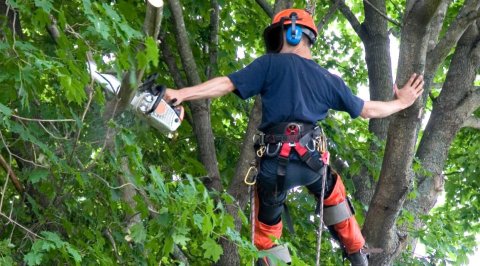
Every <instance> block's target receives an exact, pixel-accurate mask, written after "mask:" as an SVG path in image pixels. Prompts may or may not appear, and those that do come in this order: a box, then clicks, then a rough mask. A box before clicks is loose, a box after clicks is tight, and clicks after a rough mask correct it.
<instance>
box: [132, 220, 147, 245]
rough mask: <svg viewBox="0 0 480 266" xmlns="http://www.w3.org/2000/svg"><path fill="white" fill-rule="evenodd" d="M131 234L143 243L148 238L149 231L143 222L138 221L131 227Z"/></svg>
mask: <svg viewBox="0 0 480 266" xmlns="http://www.w3.org/2000/svg"><path fill="white" fill-rule="evenodd" d="M130 236H131V237H132V239H133V241H134V242H135V243H143V242H145V239H146V238H147V232H146V231H145V228H144V227H143V224H142V223H136V224H134V225H133V226H132V227H131V228H130Z"/></svg>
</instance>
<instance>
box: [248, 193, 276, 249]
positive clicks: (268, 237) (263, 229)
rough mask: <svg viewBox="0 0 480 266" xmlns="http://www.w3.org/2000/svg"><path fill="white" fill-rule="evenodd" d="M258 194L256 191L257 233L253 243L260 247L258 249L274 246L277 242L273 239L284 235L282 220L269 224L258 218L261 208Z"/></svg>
mask: <svg viewBox="0 0 480 266" xmlns="http://www.w3.org/2000/svg"><path fill="white" fill-rule="evenodd" d="M259 206H260V204H259V201H258V194H257V192H256V191H255V234H254V238H253V243H254V244H255V246H256V247H257V248H258V250H266V249H270V248H272V247H273V246H274V245H275V243H273V241H272V237H273V239H279V238H280V237H281V236H282V229H283V224H282V221H280V222H279V223H277V224H275V225H267V224H264V223H262V222H260V221H259V220H258V209H259Z"/></svg>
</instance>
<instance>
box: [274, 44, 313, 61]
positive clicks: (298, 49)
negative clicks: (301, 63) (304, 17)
mask: <svg viewBox="0 0 480 266" xmlns="http://www.w3.org/2000/svg"><path fill="white" fill-rule="evenodd" d="M280 53H293V54H296V55H298V56H301V57H304V58H306V59H312V53H311V52H310V48H308V46H306V45H305V44H304V43H300V44H299V45H297V46H291V45H288V44H284V45H283V47H282V50H280Z"/></svg>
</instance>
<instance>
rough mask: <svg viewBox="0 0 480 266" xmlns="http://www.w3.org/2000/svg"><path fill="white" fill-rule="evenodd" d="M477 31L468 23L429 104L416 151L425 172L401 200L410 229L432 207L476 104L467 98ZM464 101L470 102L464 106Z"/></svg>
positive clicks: (479, 36) (474, 65)
mask: <svg viewBox="0 0 480 266" xmlns="http://www.w3.org/2000/svg"><path fill="white" fill-rule="evenodd" d="M479 32H480V31H479V27H478V24H474V25H471V26H470V27H469V28H468V30H467V31H465V33H464V34H463V36H462V38H461V39H460V41H459V42H458V45H457V47H456V50H455V54H454V56H453V58H452V62H451V64H450V68H449V71H448V73H447V78H446V81H445V83H444V85H443V88H442V92H441V93H440V95H439V97H438V98H437V100H436V101H435V102H434V104H433V110H432V114H431V117H430V120H429V122H428V124H427V126H426V128H425V132H424V134H423V138H422V140H421V142H420V145H419V148H418V151H417V154H416V155H417V157H418V159H419V161H420V163H421V165H422V167H423V169H424V170H425V171H426V172H427V173H428V174H427V175H420V176H417V179H416V183H417V186H418V188H417V189H418V193H417V197H416V198H415V199H413V200H412V201H409V202H407V203H406V204H405V205H406V208H407V209H408V210H409V211H411V212H412V213H413V215H414V217H415V220H414V224H413V228H414V229H420V228H421V227H422V226H423V223H422V222H421V220H420V218H419V217H420V216H421V215H423V214H427V213H428V212H429V211H430V210H431V209H432V208H433V206H434V205H435V203H436V201H437V198H438V196H439V195H440V193H441V192H442V191H443V184H444V182H445V180H444V175H443V174H442V170H443V169H444V166H445V162H446V160H447V155H448V151H449V148H450V145H451V143H452V141H453V139H454V138H455V136H456V134H457V132H458V130H459V129H460V128H462V126H463V125H464V123H465V121H467V120H468V119H469V117H471V115H472V113H473V111H474V110H475V109H477V108H478V107H479V106H480V103H479V102H476V103H475V102H474V101H468V99H469V98H470V97H474V94H473V89H474V86H473V84H474V81H475V77H476V71H477V70H478V67H479V65H478V62H475V60H474V58H475V57H476V56H478V55H479V54H478V53H479V51H478V49H476V47H478V45H479V42H480V34H479ZM465 102H470V103H469V104H467V106H465V105H464V103H465Z"/></svg>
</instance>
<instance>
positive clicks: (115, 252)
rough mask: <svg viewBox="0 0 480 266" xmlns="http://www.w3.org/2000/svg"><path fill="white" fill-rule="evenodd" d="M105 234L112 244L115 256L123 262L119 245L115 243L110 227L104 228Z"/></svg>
mask: <svg viewBox="0 0 480 266" xmlns="http://www.w3.org/2000/svg"><path fill="white" fill-rule="evenodd" d="M103 234H105V236H106V237H107V238H108V240H109V241H110V243H111V244H112V247H113V251H114V254H115V258H117V260H118V261H119V262H121V261H122V258H121V257H120V255H119V254H118V249H117V245H116V244H115V239H114V238H113V236H112V233H111V232H110V228H108V227H107V228H106V229H105V230H103Z"/></svg>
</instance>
